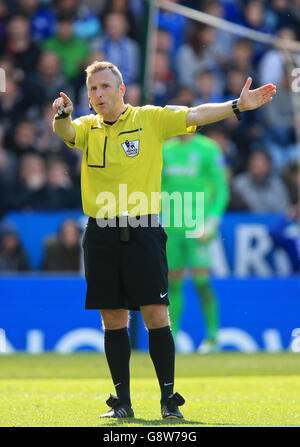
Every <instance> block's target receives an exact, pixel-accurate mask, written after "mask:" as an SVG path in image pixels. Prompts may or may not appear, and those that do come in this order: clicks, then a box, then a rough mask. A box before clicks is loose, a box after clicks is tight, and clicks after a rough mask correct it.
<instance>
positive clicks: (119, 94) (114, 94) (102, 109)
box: [87, 69, 125, 121]
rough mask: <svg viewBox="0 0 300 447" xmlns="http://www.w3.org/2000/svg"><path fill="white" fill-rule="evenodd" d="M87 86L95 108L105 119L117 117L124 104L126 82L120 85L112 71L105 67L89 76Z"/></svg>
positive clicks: (109, 119)
mask: <svg viewBox="0 0 300 447" xmlns="http://www.w3.org/2000/svg"><path fill="white" fill-rule="evenodd" d="M87 87H88V93H89V98H90V103H91V105H92V106H93V109H94V110H95V111H96V112H97V113H99V114H100V115H102V116H103V118H104V119H105V120H108V121H111V120H114V119H116V118H115V116H116V115H119V111H120V109H121V108H122V105H123V96H124V93H125V86H124V84H122V85H121V86H119V85H118V82H117V78H116V77H115V75H114V74H113V73H112V71H111V70H109V69H104V70H101V71H97V72H96V73H93V74H92V75H91V76H89V78H88V82H87Z"/></svg>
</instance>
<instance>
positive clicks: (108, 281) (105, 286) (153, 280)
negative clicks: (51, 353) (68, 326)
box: [82, 216, 169, 310]
mask: <svg viewBox="0 0 300 447" xmlns="http://www.w3.org/2000/svg"><path fill="white" fill-rule="evenodd" d="M149 218H150V216H149ZM121 231H122V229H121V228H119V227H115V228H112V227H109V226H106V227H104V228H101V227H99V226H98V224H97V222H96V219H94V218H91V217H90V218H89V220H88V223H87V226H86V229H85V234H84V237H83V242H82V245H83V250H84V266H85V277H86V281H87V294H86V302H85V308H86V309H130V310H139V307H140V306H144V305H147V304H165V305H169V300H168V263H167V256H166V242H167V235H166V233H165V231H164V229H163V228H162V227H161V226H160V225H158V226H154V227H153V226H152V227H151V226H147V227H145V226H144V227H143V226H138V227H136V228H132V227H130V230H129V231H130V239H129V241H127V242H122V241H121V240H120V232H121Z"/></svg>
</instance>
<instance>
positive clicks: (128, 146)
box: [118, 127, 142, 158]
mask: <svg viewBox="0 0 300 447" xmlns="http://www.w3.org/2000/svg"><path fill="white" fill-rule="evenodd" d="M141 131H142V128H141V127H139V128H138V129H133V130H127V131H123V132H120V133H119V136H118V138H119V144H120V145H121V147H122V153H123V155H125V157H126V158H127V157H129V158H134V157H137V156H138V155H139V154H140V151H141Z"/></svg>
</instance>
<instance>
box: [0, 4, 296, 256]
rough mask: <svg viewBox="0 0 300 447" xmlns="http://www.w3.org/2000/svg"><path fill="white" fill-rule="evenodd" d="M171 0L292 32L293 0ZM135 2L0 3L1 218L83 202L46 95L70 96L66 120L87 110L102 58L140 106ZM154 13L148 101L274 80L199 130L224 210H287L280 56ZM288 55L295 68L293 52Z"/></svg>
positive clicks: (221, 95) (221, 94)
mask: <svg viewBox="0 0 300 447" xmlns="http://www.w3.org/2000/svg"><path fill="white" fill-rule="evenodd" d="M173 1H174V0H173ZM177 3H180V4H183V5H185V6H188V7H192V8H194V9H196V10H200V11H203V12H205V13H207V14H211V15H213V16H216V17H221V18H224V19H226V20H230V21H232V22H234V23H237V24H241V25H245V26H247V27H248V28H251V29H253V30H256V31H261V32H265V33H269V34H272V35H273V36H278V37H281V38H283V39H286V40H300V0H270V1H266V0H220V1H215V0H186V1H177ZM144 5H145V3H144V0H101V1H92V0H81V1H79V0H0V68H2V69H3V70H4V71H5V75H6V76H5V78H6V86H5V87H6V88H5V91H4V92H1V93H0V217H1V216H4V215H5V213H6V212H7V211H10V210H61V209H76V208H79V209H80V208H81V197H80V162H81V151H77V150H76V149H75V150H70V149H68V148H67V147H66V146H65V145H64V144H63V143H62V141H61V140H60V138H58V137H57V136H56V135H54V134H53V131H52V117H53V114H52V102H53V100H54V99H55V98H56V97H57V96H58V95H59V92H60V91H63V92H65V93H66V94H67V95H68V96H70V98H72V100H73V102H74V105H75V109H74V113H73V117H77V116H81V115H84V114H89V113H91V112H90V110H89V103H88V96H87V92H86V87H85V73H84V69H85V67H86V66H87V65H88V64H89V63H91V61H93V60H109V61H111V62H113V63H114V64H116V65H117V66H118V67H119V68H120V70H121V72H122V73H123V77H124V81H125V84H126V87H127V90H126V97H125V100H126V102H128V103H130V104H132V105H133V106H136V105H143V104H142V100H143V92H142V61H143V53H142V51H143V44H144V37H145V36H144V29H145V23H144ZM156 21H157V27H158V31H157V34H156V39H155V51H154V57H153V61H152V64H151V68H152V77H153V79H152V85H151V86H150V87H149V91H147V92H146V93H147V97H148V98H149V100H150V101H151V103H152V104H155V105H159V106H164V105H166V104H185V105H187V106H194V105H198V104H201V103H205V102H221V101H226V100H229V99H234V98H236V97H238V96H239V94H240V91H241V88H242V87H243V84H244V82H245V80H246V78H247V77H248V76H249V75H250V76H252V77H253V85H252V88H256V87H257V86H259V85H261V84H263V83H269V82H272V83H275V84H276V85H277V91H278V93H277V94H276V96H275V97H274V99H273V101H272V102H271V103H269V104H267V105H265V106H264V107H263V108H262V109H259V110H257V111H254V112H250V113H244V114H243V120H242V121H241V122H239V121H238V120H237V119H236V118H235V117H232V118H230V119H227V120H225V121H223V122H221V123H218V124H215V125H209V126H205V127H204V128H202V129H200V131H201V132H202V133H204V134H206V135H207V136H209V137H211V138H213V139H214V140H215V141H217V143H218V144H219V145H220V147H221V148H222V150H223V152H224V156H225V160H226V167H227V171H228V180H229V182H230V189H231V200H230V202H229V205H228V210H229V211H254V212H285V211H287V210H288V209H290V207H291V206H296V204H297V203H298V202H299V188H300V171H299V159H298V156H297V155H298V154H297V141H296V132H295V129H296V125H297V124H296V116H295V113H294V109H293V101H292V89H291V83H292V82H293V79H294V78H293V76H292V72H291V66H290V65H289V64H288V61H289V60H290V59H289V56H288V53H287V52H286V51H284V50H279V49H276V48H273V47H271V46H269V45H263V44H261V43H257V42H254V41H251V40H248V39H246V38H241V37H239V36H237V35H235V34H230V33H228V32H224V31H222V30H218V29H216V28H213V27H210V26H208V25H204V24H202V23H198V22H195V21H192V20H188V19H186V18H184V17H182V16H180V15H177V14H174V13H170V12H168V11H166V10H163V9H160V10H159V13H158V14H157V16H156ZM294 61H295V64H296V66H298V67H299V66H300V54H299V55H297V54H295V55H294ZM298 125H299V123H298ZM298 151H299V149H298ZM298 153H299V152H298ZM46 264H47V263H46ZM22 265H25V264H24V260H23V261H22Z"/></svg>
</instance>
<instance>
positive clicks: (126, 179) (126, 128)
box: [65, 105, 196, 218]
mask: <svg viewBox="0 0 300 447" xmlns="http://www.w3.org/2000/svg"><path fill="white" fill-rule="evenodd" d="M187 112H188V108H187V107H176V106H166V107H163V108H162V107H156V106H149V105H148V106H144V107H132V106H131V105H127V109H126V110H125V111H124V112H123V113H122V115H121V116H120V117H119V119H118V120H117V121H116V122H115V123H114V124H112V125H110V124H106V123H105V122H104V121H103V118H102V117H101V116H100V115H93V114H91V115H86V116H82V117H80V118H77V119H75V120H74V121H72V126H73V127H74V129H75V143H74V144H73V143H70V142H68V141H65V143H66V144H67V145H68V146H70V147H77V148H79V149H81V150H82V151H83V157H82V164H81V194H82V203H83V211H84V213H85V214H86V215H88V216H91V217H95V218H101V217H108V218H113V217H115V216H121V215H122V214H123V212H124V211H128V212H129V215H130V216H140V215H145V214H159V213H160V206H161V205H160V193H161V170H162V145H163V142H164V140H166V139H167V138H170V137H173V136H175V135H183V134H186V133H191V132H194V131H195V129H196V126H193V127H189V128H187V127H186V114H187Z"/></svg>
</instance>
